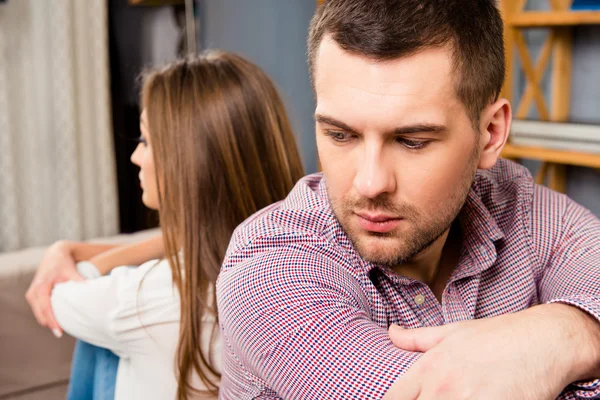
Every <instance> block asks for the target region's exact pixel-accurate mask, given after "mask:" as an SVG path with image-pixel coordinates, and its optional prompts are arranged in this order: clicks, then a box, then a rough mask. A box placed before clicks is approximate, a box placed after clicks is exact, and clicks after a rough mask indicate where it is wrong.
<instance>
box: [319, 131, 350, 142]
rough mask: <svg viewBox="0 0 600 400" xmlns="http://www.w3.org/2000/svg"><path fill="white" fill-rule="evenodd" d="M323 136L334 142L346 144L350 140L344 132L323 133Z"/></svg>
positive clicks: (348, 135)
mask: <svg viewBox="0 0 600 400" xmlns="http://www.w3.org/2000/svg"><path fill="white" fill-rule="evenodd" d="M325 134H326V135H327V136H329V137H330V138H332V139H333V140H335V141H336V142H347V141H348V140H350V139H352V135H350V134H348V133H346V132H344V131H325Z"/></svg>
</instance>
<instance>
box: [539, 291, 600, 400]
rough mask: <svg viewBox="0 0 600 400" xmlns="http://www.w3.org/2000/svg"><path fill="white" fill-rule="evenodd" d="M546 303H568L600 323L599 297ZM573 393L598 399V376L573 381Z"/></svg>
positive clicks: (585, 397)
mask: <svg viewBox="0 0 600 400" xmlns="http://www.w3.org/2000/svg"><path fill="white" fill-rule="evenodd" d="M548 303H562V304H569V305H571V306H574V307H577V308H579V309H580V310H582V311H585V312H586V313H588V314H589V315H591V316H592V317H593V318H594V319H595V320H596V321H597V322H598V323H599V324H600V299H599V298H597V297H594V296H588V295H577V296H569V297H564V298H560V299H555V300H551V301H549V302H548ZM571 386H572V387H573V389H574V390H575V395H576V396H577V397H578V398H582V399H600V377H599V378H598V379H594V380H592V381H587V382H574V383H573V384H572V385H571Z"/></svg>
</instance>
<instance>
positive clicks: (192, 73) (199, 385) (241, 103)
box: [52, 52, 303, 400]
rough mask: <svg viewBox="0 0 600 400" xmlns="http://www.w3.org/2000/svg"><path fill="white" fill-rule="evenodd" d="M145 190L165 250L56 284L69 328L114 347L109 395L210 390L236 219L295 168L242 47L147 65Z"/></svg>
mask: <svg viewBox="0 0 600 400" xmlns="http://www.w3.org/2000/svg"><path fill="white" fill-rule="evenodd" d="M142 104H143V107H144V112H143V113H142V117H141V130H142V137H141V138H140V144H139V145H138V147H137V148H136V150H135V152H134V153H133V155H132V157H131V159H132V162H133V163H134V164H136V165H138V166H139V167H140V174H139V176H140V183H141V185H142V188H143V197H142V200H143V202H144V204H145V205H146V206H148V207H150V208H154V209H157V210H158V211H159V215H160V220H161V230H162V244H160V245H156V246H154V247H153V249H152V251H150V252H159V251H160V252H162V250H163V249H162V248H161V249H159V250H157V249H156V247H162V246H164V258H163V259H162V260H161V261H152V262H148V263H145V264H143V265H142V266H140V267H139V268H136V269H131V268H118V269H116V270H114V271H113V273H112V274H111V275H109V276H104V277H101V278H98V279H91V280H87V281H83V282H74V281H72V282H67V283H64V284H59V285H56V287H55V289H54V291H53V294H52V308H53V311H54V314H55V316H56V320H57V321H58V323H59V324H60V326H61V327H62V328H63V329H64V330H65V331H66V332H67V333H69V334H71V335H72V336H75V337H77V338H78V339H82V340H83V341H85V342H88V343H91V344H93V345H96V346H100V347H103V348H105V349H108V350H110V351H112V352H114V353H115V354H117V355H118V356H120V361H119V366H118V374H117V380H116V389H115V398H116V399H117V400H119V399H132V398H144V399H153V398H156V399H168V398H177V399H186V398H190V397H192V396H193V395H197V394H200V395H212V396H214V395H216V394H217V391H218V384H219V378H220V375H219V352H218V347H219V341H218V336H219V334H218V324H217V310H216V302H215V291H214V285H215V281H216V278H217V275H218V273H219V269H220V265H221V261H222V259H223V257H224V255H225V250H226V248H227V245H228V243H229V239H230V236H231V234H232V233H233V230H234V229H235V227H236V226H237V225H238V224H240V223H241V222H242V221H244V220H245V219H246V218H247V217H249V216H250V215H251V214H253V213H254V212H256V211H258V210H259V209H261V208H263V207H265V206H267V205H269V204H271V203H273V202H276V201H278V200H281V199H283V198H284V197H285V196H286V195H287V193H288V192H289V191H290V190H291V189H292V187H293V185H294V184H295V182H296V181H297V180H298V179H299V178H300V177H301V176H302V175H303V171H302V166H301V162H300V158H299V155H298V151H297V149H296V147H295V142H294V137H293V135H292V130H291V128H290V124H289V121H288V119H287V116H286V113H285V110H284V108H283V105H282V103H281V100H280V98H279V96H278V94H277V91H276V89H275V88H274V86H273V84H272V82H271V81H270V80H269V79H268V78H267V77H266V75H265V74H264V73H263V72H262V71H260V69H258V68H257V67H256V66H254V65H253V64H251V63H249V62H248V61H246V60H244V59H242V58H241V57H238V56H235V55H232V54H227V53H219V52H209V53H207V54H205V55H203V56H201V57H198V58H194V59H187V60H181V61H177V62H175V63H173V64H171V65H169V66H167V67H166V68H164V69H161V70H158V71H155V72H151V73H150V74H148V75H146V77H145V79H144V83H143V88H142Z"/></svg>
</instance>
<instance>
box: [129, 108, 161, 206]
mask: <svg viewBox="0 0 600 400" xmlns="http://www.w3.org/2000/svg"><path fill="white" fill-rule="evenodd" d="M140 130H141V132H142V136H141V137H140V143H139V144H138V146H137V147H136V148H135V151H134V152H133V154H131V162H132V163H134V164H135V165H137V166H138V167H140V173H139V177H140V185H141V187H142V190H143V194H142V201H143V202H144V204H145V205H146V207H148V208H151V209H153V210H158V204H159V201H158V188H157V187H156V170H155V169H154V157H153V156H152V144H151V142H150V134H149V132H148V117H147V116H146V110H144V111H143V112H142V115H141V117H140Z"/></svg>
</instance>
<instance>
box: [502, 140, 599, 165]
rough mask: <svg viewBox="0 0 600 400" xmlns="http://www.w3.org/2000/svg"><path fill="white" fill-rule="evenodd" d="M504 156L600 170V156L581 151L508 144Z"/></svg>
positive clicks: (503, 151) (503, 152)
mask: <svg viewBox="0 0 600 400" xmlns="http://www.w3.org/2000/svg"><path fill="white" fill-rule="evenodd" d="M502 156H503V157H506V158H525V159H528V160H540V161H547V162H553V163H556V164H565V165H577V166H580V167H589V168H600V154H594V153H582V152H579V151H566V150H554V149H545V148H543V147H525V146H515V145H513V144H510V143H507V144H506V146H504V150H502Z"/></svg>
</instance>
